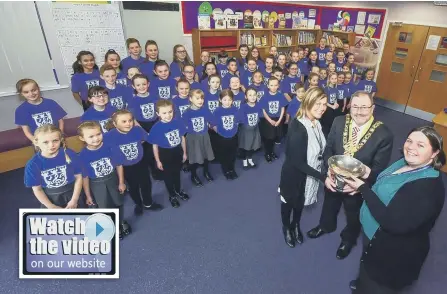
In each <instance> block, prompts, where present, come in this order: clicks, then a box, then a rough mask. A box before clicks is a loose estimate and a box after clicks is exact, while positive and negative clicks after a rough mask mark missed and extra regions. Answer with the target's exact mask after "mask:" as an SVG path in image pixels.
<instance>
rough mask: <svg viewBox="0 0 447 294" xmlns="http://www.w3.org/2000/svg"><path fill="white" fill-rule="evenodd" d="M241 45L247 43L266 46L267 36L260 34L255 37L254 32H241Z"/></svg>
mask: <svg viewBox="0 0 447 294" xmlns="http://www.w3.org/2000/svg"><path fill="white" fill-rule="evenodd" d="M240 44H241V45H247V46H248V47H253V46H256V47H260V46H264V47H265V46H267V36H261V37H257V36H256V35H254V34H249V33H244V34H241V40H240Z"/></svg>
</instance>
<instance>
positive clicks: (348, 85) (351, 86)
mask: <svg viewBox="0 0 447 294" xmlns="http://www.w3.org/2000/svg"><path fill="white" fill-rule="evenodd" d="M344 85H345V87H346V90H347V91H348V96H347V97H348V98H349V97H351V95H352V94H354V92H355V87H356V85H355V84H354V83H353V82H352V81H350V82H349V83H344Z"/></svg>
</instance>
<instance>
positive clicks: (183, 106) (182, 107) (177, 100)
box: [172, 96, 191, 118]
mask: <svg viewBox="0 0 447 294" xmlns="http://www.w3.org/2000/svg"><path fill="white" fill-rule="evenodd" d="M172 103H174V115H175V117H176V118H181V117H183V113H185V111H186V110H187V109H188V108H189V107H190V106H191V104H190V102H189V98H188V97H185V98H182V97H180V96H175V97H174V98H172Z"/></svg>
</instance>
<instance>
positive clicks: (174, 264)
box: [0, 107, 447, 294]
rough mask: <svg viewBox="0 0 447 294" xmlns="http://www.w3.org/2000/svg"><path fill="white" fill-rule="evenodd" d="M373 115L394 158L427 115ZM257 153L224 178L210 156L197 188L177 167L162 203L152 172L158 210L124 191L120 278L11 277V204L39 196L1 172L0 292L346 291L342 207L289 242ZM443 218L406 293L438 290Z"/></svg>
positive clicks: (446, 258) (349, 269) (446, 244)
mask: <svg viewBox="0 0 447 294" xmlns="http://www.w3.org/2000/svg"><path fill="white" fill-rule="evenodd" d="M375 115H376V117H377V118H378V119H381V120H383V121H384V122H385V123H386V124H387V125H388V127H389V128H390V129H391V130H392V131H393V133H394V134H395V141H394V143H395V147H394V152H393V160H395V159H397V158H398V157H399V149H400V148H401V146H402V145H403V142H404V140H405V138H406V135H407V133H408V131H409V130H410V129H412V128H413V127H416V126H421V125H425V124H427V123H426V122H424V121H421V120H418V119H415V118H412V117H410V116H407V115H404V114H401V113H398V112H394V111H391V110H388V109H384V108H380V107H378V108H377V110H376V114H375ZM277 148H278V147H277ZM279 154H280V155H282V152H279ZM257 163H258V164H259V167H258V169H257V170H250V171H245V172H244V171H242V170H241V169H240V166H241V164H240V162H238V171H239V175H240V178H239V179H238V180H236V181H233V182H228V181H226V180H225V179H224V177H223V176H222V174H221V172H220V168H219V166H218V165H213V166H212V169H211V170H212V172H213V175H214V176H215V178H216V181H215V182H214V183H211V184H206V185H205V186H204V187H202V188H193V187H192V186H191V182H190V181H189V174H185V175H184V176H183V185H184V188H185V191H186V192H187V193H189V194H190V195H191V199H190V201H188V202H187V203H185V202H182V203H181V207H180V208H178V209H174V208H172V207H170V205H169V202H168V200H167V195H166V192H165V188H164V185H163V184H162V183H161V182H156V183H154V198H155V199H156V201H158V202H160V203H162V204H163V205H165V207H166V209H165V210H163V211H161V212H145V214H144V215H143V216H141V217H138V218H137V217H134V216H133V204H132V201H131V199H130V198H128V197H127V199H126V209H127V211H126V216H127V219H128V221H129V222H130V223H131V225H132V227H133V230H134V233H133V234H132V235H130V236H128V237H127V238H125V239H124V240H123V241H122V242H121V245H120V246H121V251H120V255H121V258H120V263H121V264H120V270H121V278H120V279H119V280H110V281H104V280H82V281H81V280H19V279H18V250H17V248H18V234H17V228H18V217H17V215H18V209H19V208H26V207H29V208H35V207H39V204H38V202H37V200H36V199H35V198H34V196H33V195H32V192H31V190H29V189H26V188H24V186H23V169H22V170H17V171H13V172H9V173H5V174H1V175H0V187H2V192H1V200H2V204H1V205H0V221H1V224H2V227H3V229H2V234H1V237H0V293H20V294H25V293H32V294H38V293H151V294H156V293H169V294H174V293H204V294H208V293H214V294H220V293H225V294H227V293H232V294H238V293H241V294H242V293H244V294H247V293H258V294H261V293H269V294H270V293H299V294H339V293H340V294H344V293H346V294H347V293H350V291H349V287H348V283H349V281H350V280H352V279H353V278H355V277H356V273H357V269H358V265H359V259H360V253H361V252H360V246H357V247H355V248H354V250H353V252H352V253H351V255H350V256H349V257H348V258H346V259H345V260H342V261H339V260H337V259H336V258H335V251H336V249H337V246H338V245H339V242H340V238H339V233H340V230H341V229H342V228H343V227H344V225H345V219H344V214H343V213H340V215H339V225H338V229H337V231H336V232H334V233H332V234H329V235H325V236H323V237H321V238H320V239H318V240H309V239H305V242H304V243H303V244H302V245H301V246H298V247H297V248H294V249H291V248H288V247H287V246H286V244H285V243H284V240H283V237H282V232H281V220H280V213H279V212H280V201H279V197H278V195H277V192H276V190H277V184H278V181H279V174H280V169H281V163H282V158H281V159H279V160H278V161H276V162H274V163H273V164H267V163H265V162H264V160H263V158H262V154H257ZM444 180H445V179H444ZM445 182H446V184H447V181H446V180H445ZM421 196H422V195H421ZM322 199H323V198H322V195H321V194H320V195H319V202H318V203H317V204H316V205H315V206H314V207H311V208H306V210H305V212H304V213H303V217H302V223H301V228H302V230H303V232H305V231H307V230H309V229H311V228H312V227H314V226H315V225H317V223H318V220H319V217H320V211H321V205H322ZM446 225H447V216H446V213H445V212H443V213H442V214H441V217H440V218H439V220H438V223H437V226H436V227H435V229H434V232H433V234H432V245H431V251H430V255H429V257H428V259H427V261H426V263H425V265H424V268H423V270H422V274H421V276H420V279H419V281H418V282H417V283H416V284H415V285H414V287H413V288H412V289H411V290H410V291H408V292H407V293H412V294H419V293H433V294H437V293H445V281H446V278H447V275H446V270H445V269H446V268H447V253H446V251H445V248H447V238H445V236H444V235H442V234H443V230H442V228H443V227H445V226H446ZM443 289H444V290H443Z"/></svg>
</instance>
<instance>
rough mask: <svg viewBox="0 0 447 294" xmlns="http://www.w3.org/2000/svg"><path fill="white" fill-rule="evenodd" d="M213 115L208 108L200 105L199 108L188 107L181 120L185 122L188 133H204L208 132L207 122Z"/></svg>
mask: <svg viewBox="0 0 447 294" xmlns="http://www.w3.org/2000/svg"><path fill="white" fill-rule="evenodd" d="M212 118H213V116H212V114H211V112H210V111H209V110H208V108H206V107H205V105H204V106H202V107H201V108H200V109H192V108H189V109H187V110H186V111H185V112H184V113H183V117H182V119H183V121H184V122H185V125H186V128H187V130H188V133H197V134H204V133H206V132H208V124H209V122H210V121H211V120H212Z"/></svg>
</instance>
